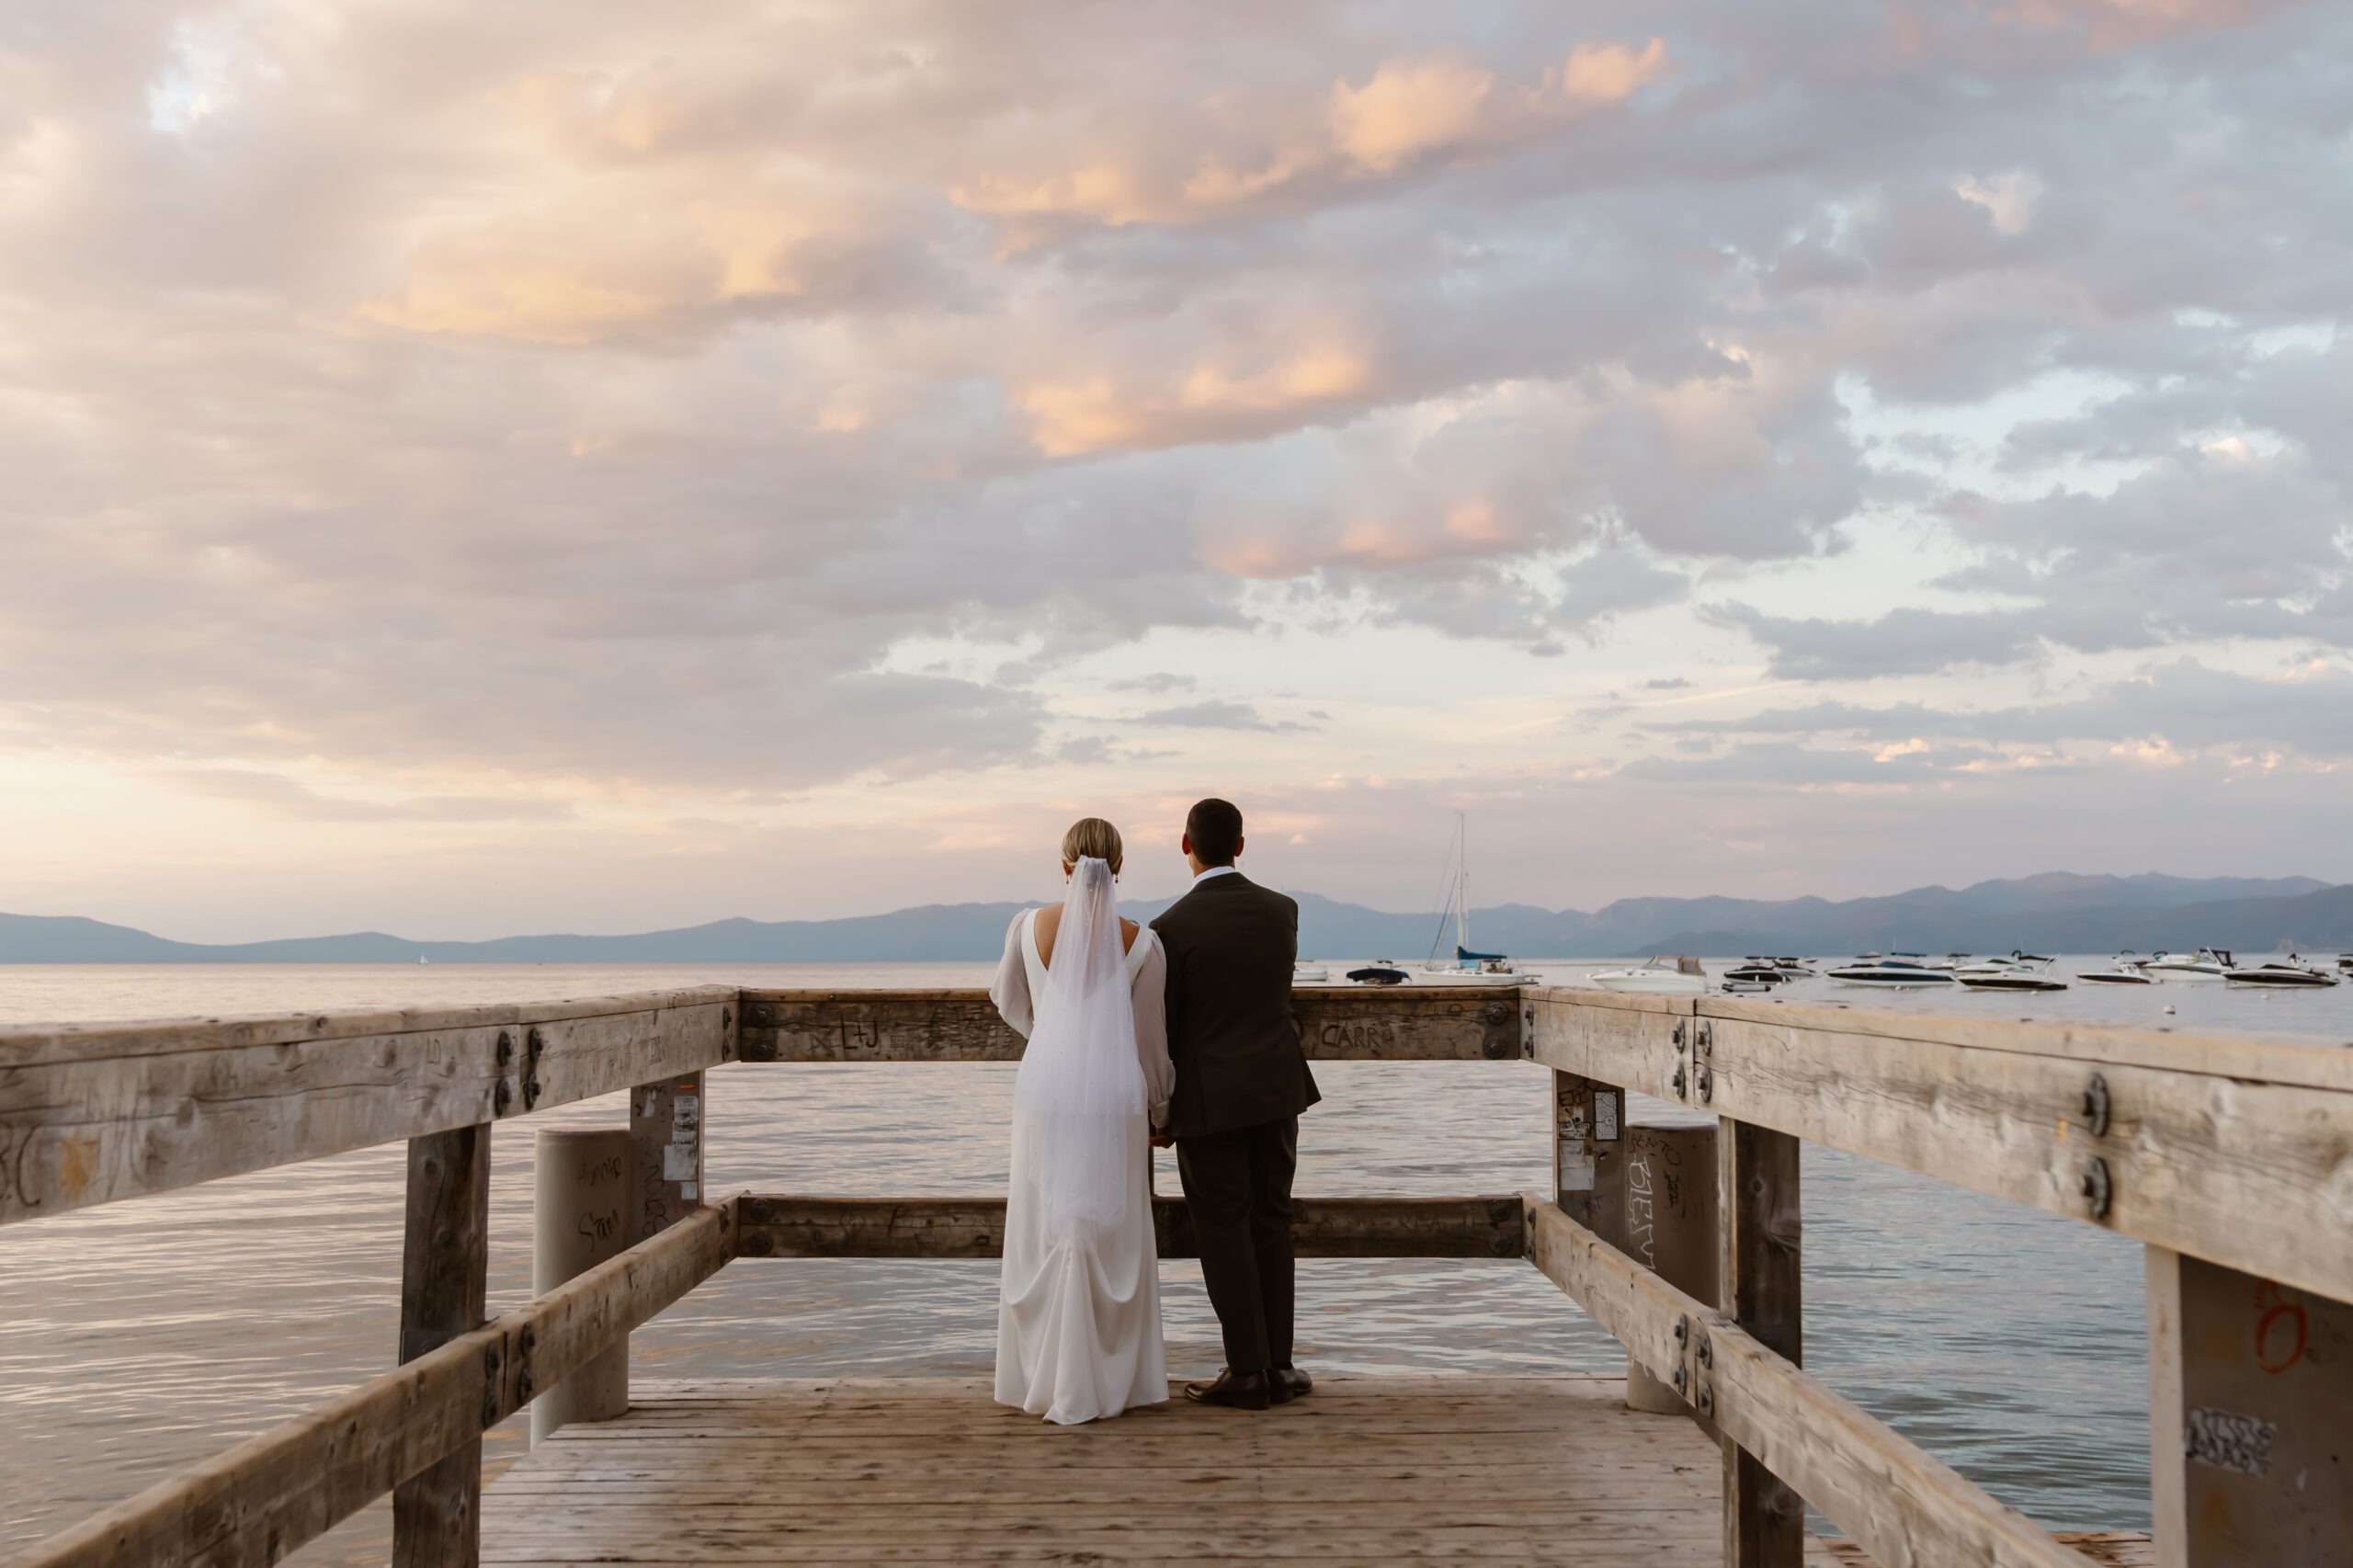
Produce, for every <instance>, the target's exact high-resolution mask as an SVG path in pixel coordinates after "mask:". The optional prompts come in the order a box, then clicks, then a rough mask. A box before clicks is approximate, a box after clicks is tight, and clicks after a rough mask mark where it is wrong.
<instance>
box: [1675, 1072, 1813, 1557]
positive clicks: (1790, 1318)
mask: <svg viewBox="0 0 2353 1568" xmlns="http://www.w3.org/2000/svg"><path fill="white" fill-rule="evenodd" d="M1701 1039H1702V1040H1703V1041H1704V1040H1705V1039H1706V1037H1705V1036H1704V1035H1703V1036H1702V1037H1701ZM1799 1147H1800V1144H1799V1141H1798V1140H1797V1139H1796V1138H1794V1137H1792V1136H1790V1134H1789V1133H1786V1132H1775V1131H1771V1130H1770V1129H1768V1128H1763V1127H1756V1126H1752V1125H1750V1124H1748V1123H1746V1122H1740V1121H1734V1120H1733V1119H1731V1118H1730V1117H1726V1118H1724V1119H1722V1120H1721V1121H1720V1122H1719V1123H1718V1124H1717V1129H1716V1170H1717V1175H1718V1179H1719V1180H1720V1182H1721V1183H1722V1187H1721V1188H1720V1194H1719V1198H1718V1207H1719V1211H1720V1212H1721V1214H1722V1225H1723V1251H1722V1262H1721V1264H1720V1266H1719V1267H1718V1270H1717V1287H1718V1290H1719V1292H1720V1294H1719V1295H1718V1297H1717V1303H1718V1305H1719V1306H1720V1307H1721V1308H1722V1311H1723V1312H1724V1313H1725V1314H1726V1315H1727V1316H1729V1317H1731V1318H1732V1319H1733V1321H1734V1322H1736V1323H1738V1324H1740V1326H1741V1327H1742V1328H1744V1329H1745V1330H1746V1331H1747V1332H1748V1333H1749V1334H1751V1335H1755V1336H1756V1339H1757V1341H1758V1342H1759V1343H1761V1344H1762V1345H1764V1346H1765V1347H1766V1348H1767V1349H1768V1350H1771V1351H1773V1352H1774V1353H1775V1354H1777V1355H1779V1356H1783V1357H1786V1358H1788V1359H1789V1361H1790V1364H1791V1365H1792V1366H1802V1365H1803V1364H1804V1355H1803V1352H1804V1348H1805V1334H1804V1318H1803V1312H1802V1308H1803V1290H1802V1274H1801V1271H1800V1267H1799V1265H1800V1261H1801V1255H1800V1251H1799V1239H1800V1230H1801V1227H1800V1218H1799V1214H1800V1211H1799V1206H1798V1150H1799ZM1702 1349H1703V1351H1704V1349H1705V1347H1704V1346H1702ZM1706 1365H1707V1358H1706V1357H1705V1356H1704V1355H1703V1356H1702V1358H1701V1366H1702V1370H1701V1372H1700V1377H1699V1388H1700V1397H1699V1400H1698V1403H1699V1413H1700V1414H1701V1415H1713V1414H1714V1410H1713V1408H1712V1406H1713V1403H1714V1400H1713V1396H1712V1393H1711V1392H1709V1390H1708V1373H1707V1371H1706ZM1723 1450H1724V1568H1800V1565H1801V1564H1802V1562H1803V1561H1804V1558H1805V1503H1804V1501H1803V1500H1802V1498H1800V1497H1799V1496H1798V1494H1796V1493H1795V1492H1793V1491H1791V1490H1790V1487H1789V1486H1788V1485H1787V1484H1786V1483H1783V1482H1782V1481H1781V1480H1780V1478H1779V1477H1778V1476H1776V1475H1775V1474H1774V1473H1773V1472H1772V1471H1769V1470H1768V1469H1766V1468H1765V1467H1764V1465H1762V1464H1760V1463H1759V1462H1757V1460H1756V1458H1755V1456H1753V1455H1751V1454H1749V1453H1748V1452H1747V1451H1745V1449H1742V1448H1741V1447H1740V1446H1739V1445H1738V1444H1736V1443H1734V1442H1733V1440H1732V1439H1731V1438H1730V1437H1726V1438H1724V1439H1723Z"/></svg>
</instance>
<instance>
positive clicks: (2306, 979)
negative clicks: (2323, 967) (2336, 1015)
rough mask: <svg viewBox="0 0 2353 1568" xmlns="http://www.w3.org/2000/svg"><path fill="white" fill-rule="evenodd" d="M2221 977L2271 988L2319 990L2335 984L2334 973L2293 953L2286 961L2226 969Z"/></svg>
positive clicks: (2276, 989) (2225, 980)
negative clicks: (2323, 970)
mask: <svg viewBox="0 0 2353 1568" xmlns="http://www.w3.org/2000/svg"><path fill="white" fill-rule="evenodd" d="M2222 979H2223V981H2224V983H2227V984H2231V985H2237V986H2254V987H2260V988H2263V989H2267V990H2272V991H2320V990H2324V989H2325V988H2327V987H2328V986H2331V985H2334V984H2336V976H2335V975H2333V974H2325V973H2323V972H2322V971H2319V970H2316V969H2314V968H2313V967H2312V966H2311V965H2310V964H2307V963H2302V962H2299V961H2298V960H2297V958H2296V955H2295V954H2293V953H2290V954H2289V955H2288V961H2287V962H2286V963H2277V962H2274V963H2258V964H2246V965H2244V966H2242V967H2240V968H2237V969H2233V970H2230V971H2227V972H2226V973H2224V974H2223V976H2222Z"/></svg>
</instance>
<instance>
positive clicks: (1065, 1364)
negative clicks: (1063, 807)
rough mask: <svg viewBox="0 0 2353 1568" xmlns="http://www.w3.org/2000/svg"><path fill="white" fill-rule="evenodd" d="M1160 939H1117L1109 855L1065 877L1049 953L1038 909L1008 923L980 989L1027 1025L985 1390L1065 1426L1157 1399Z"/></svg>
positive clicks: (1163, 1068) (1163, 964)
mask: <svg viewBox="0 0 2353 1568" xmlns="http://www.w3.org/2000/svg"><path fill="white" fill-rule="evenodd" d="M1166 984H1167V960H1166V958H1165V955H1164V954H1163V953H1162V951H1161V947H1160V938H1159V937H1156V936H1154V934H1153V933H1152V932H1151V931H1149V930H1142V931H1139V932H1137V933H1136V940H1135V946H1134V947H1133V948H1131V949H1128V950H1127V951H1125V952H1122V951H1121V950H1120V919H1119V911H1118V906H1117V904H1116V903H1114V901H1113V890H1112V881H1111V871H1110V868H1109V867H1108V866H1107V865H1106V864H1105V863H1104V862H1103V861H1101V860H1097V859H1091V858H1090V859H1084V860H1081V861H1080V862H1079V863H1078V866H1077V868H1076V869H1074V871H1073V872H1072V874H1071V881H1070V894H1069V897H1068V898H1067V899H1066V900H1065V901H1064V902H1063V914H1062V924H1061V925H1060V926H1058V927H1057V928H1056V930H1055V932H1054V959H1053V962H1052V964H1051V965H1048V964H1047V963H1046V962H1045V961H1044V960H1042V959H1040V957H1039V955H1038V938H1037V912H1036V911H1035V910H1029V911H1025V912H1024V913H1022V914H1021V915H1018V916H1017V917H1016V918H1015V919H1014V922H1013V926H1012V928H1011V929H1010V930H1009V931H1007V932H1006V945H1005V959H1004V961H1003V962H1001V963H1000V964H999V965H998V967H997V978H996V983H995V985H993V986H992V987H991V988H990V991H989V994H990V997H991V998H992V999H993V1000H994V1001H995V1003H996V1005H997V1010H998V1011H999V1012H1001V1013H1002V1014H1004V1016H1005V1020H1006V1023H1008V1024H1010V1025H1012V1026H1013V1028H1014V1029H1015V1030H1016V1031H1017V1032H1018V1033H1019V1034H1021V1035H1023V1036H1024V1037H1026V1038H1027V1039H1028V1040H1029V1048H1028V1050H1026V1051H1024V1052H1023V1053H1022V1057H1021V1073H1020V1076H1019V1077H1018V1078H1017V1079H1016V1080H1015V1084H1014V1090H1013V1179H1012V1184H1011V1187H1010V1188H1009V1190H1008V1192H1007V1194H1006V1218H1005V1272H1004V1276H1003V1284H1002V1286H1001V1288H1000V1293H999V1296H998V1300H997V1331H996V1397H997V1403H1000V1404H1014V1405H1018V1406H1020V1407H1021V1408H1022V1409H1024V1410H1026V1411H1029V1413H1030V1414H1031V1415H1043V1416H1044V1417H1045V1418H1046V1419H1047V1420H1049V1421H1055V1422H1062V1423H1064V1424H1069V1423H1075V1422H1080V1421H1093V1420H1096V1419H1097V1418H1099V1417H1102V1416H1106V1415H1119V1414H1120V1412H1121V1411H1123V1410H1126V1409H1128V1408H1129V1407H1130V1406H1131V1405H1138V1404H1157V1403H1161V1402H1163V1401H1165V1399H1167V1397H1168V1361H1167V1356H1166V1352H1165V1350H1164V1348H1163V1346H1162V1343H1161V1335H1160V1273H1159V1260H1158V1256H1157V1253H1158V1249H1157V1248H1156V1246H1155V1245H1154V1239H1153V1228H1152V1168H1151V1163H1150V1162H1151V1149H1150V1145H1149V1139H1150V1136H1151V1129H1152V1126H1153V1124H1154V1122H1157V1121H1160V1120H1164V1119H1165V1118H1166V1117H1167V1114H1168V1096H1169V1093H1170V1091H1171V1089H1172V1088H1173V1087H1174V1085H1175V1083H1176V1072H1175V1070H1174V1069H1173V1068H1172V1067H1171V1066H1170V1065H1169V1062H1168V1037H1167V1027H1166V1021H1165V1018H1164V1017H1163V1016H1162V1012H1161V1006H1162V997H1163V994H1164V993H1165V989H1166Z"/></svg>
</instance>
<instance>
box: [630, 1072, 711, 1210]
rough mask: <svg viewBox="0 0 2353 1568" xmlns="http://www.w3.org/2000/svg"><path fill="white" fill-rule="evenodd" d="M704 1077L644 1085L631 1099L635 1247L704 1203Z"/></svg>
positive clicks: (685, 1075)
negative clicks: (697, 1205)
mask: <svg viewBox="0 0 2353 1568" xmlns="http://www.w3.org/2000/svg"><path fill="white" fill-rule="evenodd" d="M702 1090H703V1074H701V1073H699V1072H695V1073H682V1074H678V1076H676V1077H675V1078H664V1079H660V1080H658V1081H657V1082H654V1083H651V1084H640V1085H638V1086H637V1087H636V1088H634V1089H631V1091H630V1096H629V1141H630V1194H631V1204H632V1206H633V1207H632V1209H631V1215H630V1234H629V1239H630V1241H631V1244H636V1243H638V1242H642V1241H643V1240H645V1239H646V1238H647V1237H649V1236H654V1235H659V1234H660V1233H662V1232H663V1231H665V1230H666V1229H668V1228H669V1227H670V1226H672V1225H675V1224H676V1223H677V1222H678V1221H681V1220H683V1219H685V1218H686V1217H687V1215H688V1214H689V1213H690V1212H692V1211H693V1210H694V1207H695V1205H696V1204H698V1203H700V1202H701V1201H702V1107H703V1096H702Z"/></svg>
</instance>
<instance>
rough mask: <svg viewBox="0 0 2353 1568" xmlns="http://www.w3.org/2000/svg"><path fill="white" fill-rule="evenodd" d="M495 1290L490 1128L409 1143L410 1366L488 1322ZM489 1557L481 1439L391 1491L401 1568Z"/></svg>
mask: <svg viewBox="0 0 2353 1568" xmlns="http://www.w3.org/2000/svg"><path fill="white" fill-rule="evenodd" d="M489 1283H490V1125H489V1123H487V1122H484V1123H483V1124H482V1125H480V1126H476V1127H460V1128H455V1129H452V1130H451V1131H448V1132H435V1133H430V1134H428V1135H426V1137H423V1138H412V1139H410V1140H409V1141H408V1205H407V1218H406V1222H405V1226H404V1233H403V1239H402V1244H401V1346H400V1358H401V1360H402V1362H403V1363H404V1364H405V1363H407V1362H410V1361H414V1360H415V1359H416V1358H418V1357H420V1356H424V1355H427V1354H429V1353H431V1352H432V1351H435V1350H438V1349H439V1348H440V1347H441V1346H444V1345H446V1344H448V1343H449V1341H450V1340H452V1339H455V1338H457V1337H458V1336H459V1335H463V1334H471V1333H472V1332H473V1331H474V1330H475V1329H477V1328H480V1327H481V1326H482V1325H483V1320H484V1308H485V1305H486V1301H487V1297H488V1291H489ZM481 1555H482V1439H481V1438H480V1437H476V1438H475V1439H474V1440H473V1441H472V1442H470V1443H464V1444H460V1446H459V1447H458V1448H456V1449H452V1450H450V1452H449V1454H448V1455H447V1456H446V1457H444V1458H443V1459H442V1460H440V1461H439V1462H438V1463H436V1464H432V1465H428V1466H426V1468H425V1469H424V1470H422V1471H418V1472H417V1473H416V1474H415V1475H414V1476H411V1477H410V1478H409V1479H408V1480H406V1481H404V1482H402V1483H400V1484H399V1485H398V1486H396V1487H394V1488H393V1490H392V1563H393V1568H473V1565H474V1564H475V1563H476V1562H478V1561H479V1560H480V1558H481Z"/></svg>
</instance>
